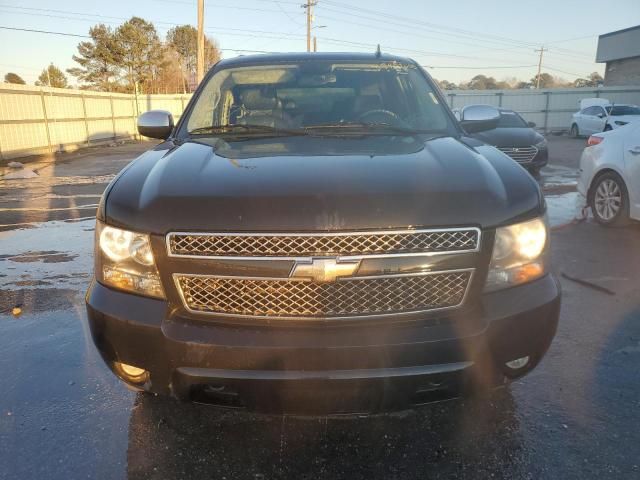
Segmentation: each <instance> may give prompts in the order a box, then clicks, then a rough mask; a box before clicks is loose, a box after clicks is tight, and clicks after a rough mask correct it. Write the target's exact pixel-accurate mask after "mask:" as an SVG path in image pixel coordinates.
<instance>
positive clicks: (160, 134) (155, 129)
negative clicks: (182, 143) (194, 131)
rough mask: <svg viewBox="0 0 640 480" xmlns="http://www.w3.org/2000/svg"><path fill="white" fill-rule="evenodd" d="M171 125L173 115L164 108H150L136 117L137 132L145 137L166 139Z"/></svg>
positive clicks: (171, 128)
mask: <svg viewBox="0 0 640 480" xmlns="http://www.w3.org/2000/svg"><path fill="white" fill-rule="evenodd" d="M173 127H174V124H173V116H172V115H171V112H167V111H166V110H150V111H148V112H144V113H143V114H142V115H140V116H139V117H138V133H139V134H140V135H144V136H145V137H151V138H158V139H160V140H166V139H167V138H169V136H170V135H171V132H172V131H173Z"/></svg>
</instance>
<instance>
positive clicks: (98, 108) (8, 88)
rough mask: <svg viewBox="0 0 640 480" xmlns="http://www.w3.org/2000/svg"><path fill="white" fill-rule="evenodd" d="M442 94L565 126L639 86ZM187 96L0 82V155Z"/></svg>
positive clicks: (453, 102) (41, 148)
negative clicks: (585, 101)
mask: <svg viewBox="0 0 640 480" xmlns="http://www.w3.org/2000/svg"><path fill="white" fill-rule="evenodd" d="M444 93H445V95H446V97H447V100H448V102H449V106H451V107H452V108H459V107H463V106H465V105H469V104H474V103H484V104H489V105H495V106H498V107H504V108H510V109H512V110H515V111H517V112H519V113H521V114H522V116H523V117H524V118H525V119H526V120H528V121H532V122H535V123H536V124H537V125H538V128H540V129H542V130H545V131H551V130H563V129H568V128H569V122H570V120H571V114H572V113H573V112H575V111H576V110H577V107H578V102H579V101H580V99H582V98H590V97H604V98H607V99H609V100H611V101H613V102H615V103H633V104H640V86H638V87H602V88H573V89H549V90H527V89H525V90H482V91H479V90H448V91H445V92H444ZM189 98H190V95H189V94H186V95H181V94H174V95H141V96H138V102H137V106H136V101H135V98H134V96H133V95H128V94H118V93H102V92H92V91H87V90H70V89H61V88H47V87H31V86H25V85H11V84H7V83H4V84H0V159H10V158H17V157H24V156H28V155H39V154H47V153H53V152H56V151H61V150H73V149H76V148H80V147H83V146H89V145H92V144H96V143H100V142H105V141H107V142H108V141H113V140H118V139H127V138H132V137H134V136H135V134H136V117H137V115H138V114H139V113H142V112H146V111H147V110H152V109H164V110H169V111H170V112H171V113H173V115H174V118H175V119H176V120H177V119H178V118H180V115H181V114H182V112H183V111H184V108H185V106H186V105H187V103H188V101H189Z"/></svg>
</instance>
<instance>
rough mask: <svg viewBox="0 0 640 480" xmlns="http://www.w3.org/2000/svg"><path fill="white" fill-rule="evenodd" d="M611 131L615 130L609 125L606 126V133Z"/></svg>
mask: <svg viewBox="0 0 640 480" xmlns="http://www.w3.org/2000/svg"><path fill="white" fill-rule="evenodd" d="M610 130H613V128H612V127H611V125H609V124H608V123H607V124H606V125H605V126H604V131H605V132H608V131H610Z"/></svg>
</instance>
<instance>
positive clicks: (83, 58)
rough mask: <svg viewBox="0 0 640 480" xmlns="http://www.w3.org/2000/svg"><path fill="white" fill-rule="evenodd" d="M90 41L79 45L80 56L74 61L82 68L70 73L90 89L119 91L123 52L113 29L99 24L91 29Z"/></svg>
mask: <svg viewBox="0 0 640 480" xmlns="http://www.w3.org/2000/svg"><path fill="white" fill-rule="evenodd" d="M89 35H90V36H91V40H90V41H86V42H80V43H79V44H78V55H74V56H73V60H74V61H75V62H77V63H79V64H80V67H76V68H70V69H68V70H67V72H68V73H70V74H71V75H73V76H74V77H76V78H77V79H78V80H80V81H81V82H83V83H85V84H88V86H89V87H90V88H94V89H96V90H101V91H104V92H110V91H113V90H118V75H119V70H120V63H121V61H122V56H123V52H122V50H121V48H120V45H119V44H118V42H117V41H116V38H115V34H114V32H113V31H112V30H111V28H109V27H107V26H105V25H103V24H99V25H95V26H94V27H91V29H89Z"/></svg>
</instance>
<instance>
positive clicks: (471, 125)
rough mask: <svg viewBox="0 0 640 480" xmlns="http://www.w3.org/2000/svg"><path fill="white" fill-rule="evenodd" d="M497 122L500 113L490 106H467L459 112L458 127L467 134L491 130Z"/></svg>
mask: <svg viewBox="0 0 640 480" xmlns="http://www.w3.org/2000/svg"><path fill="white" fill-rule="evenodd" d="M499 120H500V112H499V111H498V109H497V108H495V107H492V106H491V105H469V106H468V107H464V108H463V109H462V111H461V112H460V125H461V126H462V128H464V129H465V131H466V132H467V133H476V132H483V131H485V130H493V129H494V128H496V127H497V126H498V121H499Z"/></svg>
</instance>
